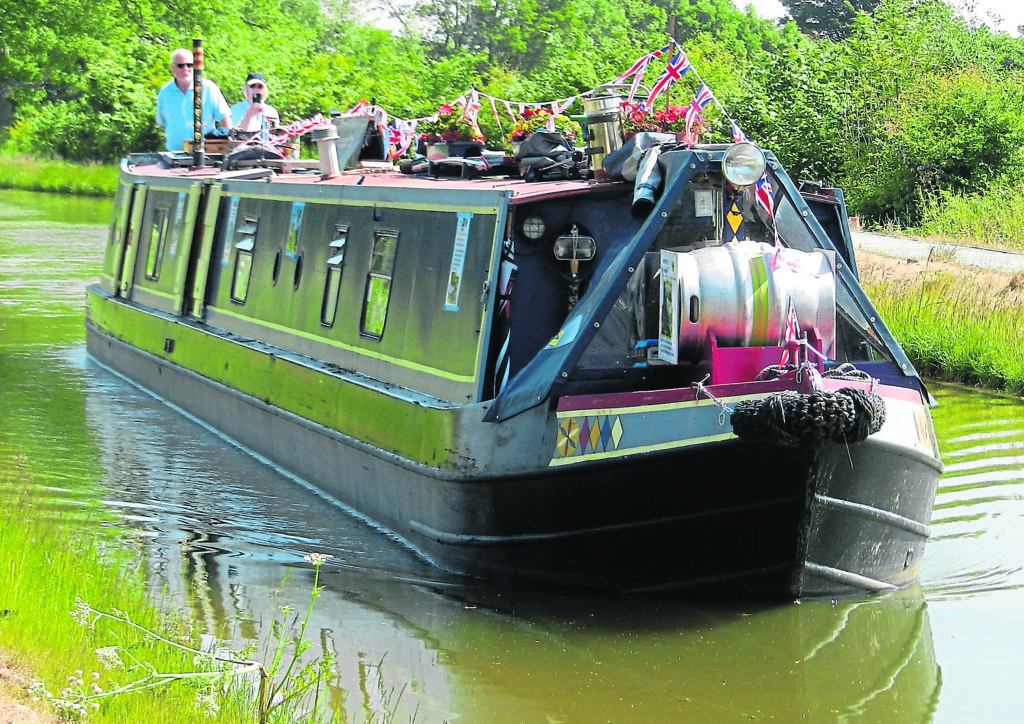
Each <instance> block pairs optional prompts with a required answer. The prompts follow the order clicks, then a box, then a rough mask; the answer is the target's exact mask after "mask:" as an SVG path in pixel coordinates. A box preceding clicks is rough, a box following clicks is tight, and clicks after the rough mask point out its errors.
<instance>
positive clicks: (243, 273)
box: [231, 217, 259, 304]
mask: <svg viewBox="0 0 1024 724" xmlns="http://www.w3.org/2000/svg"><path fill="white" fill-rule="evenodd" d="M258 229H259V220H258V219H254V218H250V217H246V218H245V220H244V221H243V222H242V225H241V226H240V227H239V229H238V237H239V239H238V243H237V244H235V274H234V276H233V277H232V279H231V301H232V302H235V303H236V304H245V300H246V298H247V297H248V296H249V279H250V277H251V276H252V255H253V250H254V249H255V247H256V231H257V230H258Z"/></svg>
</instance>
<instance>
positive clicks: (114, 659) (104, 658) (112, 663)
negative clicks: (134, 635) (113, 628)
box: [96, 646, 124, 670]
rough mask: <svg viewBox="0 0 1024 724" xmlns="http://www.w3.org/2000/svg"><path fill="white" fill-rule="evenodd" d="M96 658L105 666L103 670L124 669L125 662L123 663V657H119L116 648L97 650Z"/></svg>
mask: <svg viewBox="0 0 1024 724" xmlns="http://www.w3.org/2000/svg"><path fill="white" fill-rule="evenodd" d="M96 658H97V659H99V662H100V663H101V664H102V665H103V668H105V669H107V670H109V669H123V668H124V662H123V661H121V657H120V656H118V655H117V647H116V646H104V647H103V648H100V649H96Z"/></svg>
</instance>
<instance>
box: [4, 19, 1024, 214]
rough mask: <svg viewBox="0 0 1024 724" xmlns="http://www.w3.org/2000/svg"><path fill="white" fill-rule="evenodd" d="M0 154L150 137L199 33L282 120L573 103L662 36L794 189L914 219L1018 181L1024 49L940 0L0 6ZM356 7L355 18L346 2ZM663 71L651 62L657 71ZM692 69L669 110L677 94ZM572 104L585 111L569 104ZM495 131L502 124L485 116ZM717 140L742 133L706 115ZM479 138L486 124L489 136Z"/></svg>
mask: <svg viewBox="0 0 1024 724" xmlns="http://www.w3.org/2000/svg"><path fill="white" fill-rule="evenodd" d="M2 2H3V6H4V7H3V12H0V144H2V146H3V150H4V151H5V152H6V153H8V154H10V153H28V154H33V155H37V156H48V157H59V158H66V159H72V160H98V161H107V162H109V161H113V160H115V159H117V158H119V157H120V156H122V155H123V154H125V153H126V152H129V151H138V150H148V149H152V148H155V147H158V144H159V141H160V134H159V129H157V128H156V126H155V125H154V121H153V119H154V107H155V96H156V91H157V90H158V89H159V88H160V86H161V85H162V84H164V83H165V82H167V81H168V80H170V74H169V71H168V59H169V54H170V52H171V51H172V50H173V49H174V48H176V47H189V46H190V45H191V40H192V38H193V34H194V33H195V32H196V30H195V29H196V28H198V29H200V32H201V34H202V37H203V46H204V49H205V53H206V61H207V71H206V73H207V77H208V78H211V79H212V80H214V81H215V82H217V83H218V84H219V85H220V87H221V89H222V90H223V91H224V93H225V96H226V97H227V99H228V101H229V102H234V101H236V100H239V99H240V98H241V97H242V96H241V85H242V81H243V79H244V78H245V75H246V74H247V73H248V72H249V71H251V70H259V71H261V72H263V73H264V74H266V76H267V77H268V79H269V80H270V86H271V98H270V101H271V103H273V105H274V106H276V107H277V108H278V109H279V111H280V112H281V115H282V118H283V119H285V122H287V121H289V120H296V119H300V118H306V117H309V116H311V115H313V114H315V113H317V112H325V111H328V110H330V109H332V108H340V109H344V108H348V107H350V106H352V105H354V104H355V103H356V102H358V101H359V100H360V99H366V100H367V101H371V102H372V101H373V100H376V101H377V102H378V103H379V104H381V105H382V106H384V107H385V108H386V109H387V110H388V111H389V112H390V113H392V114H393V115H395V116H397V117H400V118H419V117H423V116H428V115H431V114H432V113H434V112H435V111H436V109H437V107H438V106H439V105H440V104H441V103H444V102H452V101H454V100H455V99H456V98H457V97H458V96H459V95H461V94H462V93H464V92H465V91H467V90H469V89H470V88H477V89H478V90H480V91H482V92H483V93H485V94H488V95H489V96H492V97H494V98H499V99H508V100H512V101H525V102H528V101H541V100H553V99H558V98H566V97H571V96H574V95H576V94H578V93H581V92H583V91H587V90H590V89H592V88H594V87H596V86H599V85H601V84H602V83H606V82H608V81H610V80H611V79H614V78H615V77H616V76H617V75H618V74H619V73H621V72H622V71H623V70H624V69H626V68H627V67H629V65H630V64H631V63H632V62H633V61H634V60H635V59H636V58H638V57H640V56H641V55H643V54H644V53H646V52H649V51H650V50H653V49H655V48H658V47H660V46H662V45H664V44H665V42H666V40H667V38H668V32H667V31H668V29H669V28H670V27H671V28H672V29H673V33H674V37H675V38H676V40H677V41H678V42H679V43H680V44H682V46H683V47H684V48H685V49H686V52H687V54H688V56H689V57H690V59H691V61H692V63H693V67H694V68H695V69H696V70H697V71H698V72H699V74H700V78H701V79H702V80H704V81H705V82H706V83H707V84H708V85H709V86H710V87H711V88H712V90H713V91H714V93H715V95H716V97H717V98H718V100H719V101H720V102H721V103H722V106H723V107H724V108H725V109H726V110H727V112H728V114H729V116H731V117H732V118H733V119H735V120H736V121H737V122H738V123H739V125H740V126H741V127H742V128H743V129H744V130H745V131H746V132H747V134H748V135H749V136H750V137H751V138H753V139H754V140H756V141H758V142H760V143H761V144H762V145H764V146H765V147H768V148H771V149H772V150H774V151H775V152H776V153H777V154H778V155H779V157H780V158H781V159H782V160H783V162H784V163H785V164H786V165H787V166H788V167H789V169H790V171H791V172H792V173H793V174H794V175H796V176H799V177H803V178H813V179H815V180H821V181H824V182H826V183H830V184H835V185H842V186H843V187H845V188H846V189H847V197H848V199H849V202H850V204H851V207H852V208H853V210H854V211H855V212H857V213H860V214H862V215H866V216H869V217H874V218H878V219H888V220H894V221H899V222H901V223H908V222H910V223H916V222H917V221H918V220H919V219H920V217H921V215H922V212H923V210H924V209H926V208H928V205H929V203H933V202H934V199H936V198H943V197H944V196H943V195H948V194H950V193H953V194H960V195H965V194H966V195H971V194H983V193H984V191H985V190H986V189H987V188H989V187H990V185H992V184H997V185H998V186H999V187H1000V188H1002V189H1006V188H1016V187H1017V185H1018V184H1020V183H1024V177H1022V171H1021V170H1022V169H1024V163H1022V161H1024V159H1022V158H1021V153H1022V151H1021V149H1022V148H1024V113H1022V110H1024V92H1022V91H1021V90H1020V88H1021V75H1022V68H1024V41H1022V40H1021V39H1018V38H1012V37H1010V36H1007V35H1002V34H993V33H992V32H991V31H990V30H989V29H988V28H986V27H983V26H979V25H977V24H975V23H973V22H971V21H968V20H964V19H962V18H961V17H960V16H959V15H957V14H956V13H955V12H954V11H953V10H952V9H950V7H948V6H947V5H946V4H944V3H943V2H942V0H855V1H853V2H851V1H850V0H785V3H784V4H785V5H786V6H787V7H788V8H789V10H790V12H791V14H792V15H793V17H794V18H796V22H788V23H784V24H777V23H775V22H769V21H764V20H761V19H759V18H757V16H756V15H754V13H753V11H752V10H750V9H747V10H745V11H739V10H737V9H736V8H735V7H734V5H733V3H732V2H731V0H487V1H485V0H396V4H392V5H390V6H381V5H374V6H372V7H373V8H374V9H375V10H377V11H378V12H379V11H380V8H381V7H391V8H393V17H392V23H391V24H390V25H389V27H393V28H394V29H393V30H384V29H381V28H379V27H374V26H373V25H369V24H367V23H365V22H363V21H361V20H360V18H361V17H364V15H363V14H362V13H363V12H364V10H365V9H367V8H370V7H371V6H370V4H369V3H365V0H214V2H209V0H207V1H206V2H200V0H175V1H174V2H163V1H162V0H133V2H131V3H124V2H120V0H91V1H90V2H89V3H85V2H84V0H48V2H42V0H17V1H15V0H2ZM356 2H360V3H363V5H362V8H361V7H358V6H356V5H355V4H354V3H356ZM658 70H660V69H659V68H656V67H655V70H654V71H652V75H653V73H654V72H657V71H658ZM697 83H698V81H697V78H696V75H695V74H689V75H688V76H686V77H684V79H683V81H681V82H680V83H679V84H677V85H676V87H675V88H673V89H672V95H671V97H670V98H669V99H668V100H669V101H670V102H672V103H674V104H677V105H678V104H680V103H682V104H684V105H685V104H686V103H687V102H688V100H689V96H690V95H691V94H692V93H693V91H694V90H695V88H696V86H697ZM570 112H572V113H580V112H581V109H580V108H579V106H578V105H577V106H576V107H575V108H572V109H570ZM485 117H486V122H482V124H481V125H482V126H491V125H494V126H496V128H494V129H493V131H492V133H498V134H500V136H504V135H505V134H506V133H507V132H508V130H509V129H508V128H505V127H504V126H506V125H508V123H509V121H508V119H507V118H505V119H504V123H502V120H501V118H497V119H496V118H494V117H493V114H492V113H491V110H490V108H489V107H488V105H487V104H485V106H484V108H483V109H482V111H481V120H482V121H483V120H484V118H485ZM708 121H709V122H710V125H711V132H712V134H713V136H714V137H715V138H718V139H724V138H726V137H727V134H728V130H729V124H728V120H727V119H726V118H725V117H723V116H722V114H721V113H719V112H718V111H717V110H716V109H715V108H714V107H712V108H711V109H710V110H709V112H708ZM484 130H485V132H487V129H484Z"/></svg>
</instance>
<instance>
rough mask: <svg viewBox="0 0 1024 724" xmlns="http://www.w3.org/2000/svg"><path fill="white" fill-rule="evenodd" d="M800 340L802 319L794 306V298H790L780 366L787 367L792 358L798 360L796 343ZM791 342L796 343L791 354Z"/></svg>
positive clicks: (794, 360)
mask: <svg viewBox="0 0 1024 724" xmlns="http://www.w3.org/2000/svg"><path fill="white" fill-rule="evenodd" d="M799 340H800V320H799V319H797V316H796V307H794V306H793V300H792V299H790V300H789V316H788V317H787V318H786V334H785V339H783V344H784V345H785V346H784V347H783V348H782V356H781V357H780V358H779V366H780V367H785V366H786V365H788V364H789V363H790V360H791V359H792V360H793V362H796V356H795V352H796V347H795V345H796V343H797V342H798V341H799ZM790 344H793V345H794V349H793V353H792V356H791V352H790V349H789V347H790Z"/></svg>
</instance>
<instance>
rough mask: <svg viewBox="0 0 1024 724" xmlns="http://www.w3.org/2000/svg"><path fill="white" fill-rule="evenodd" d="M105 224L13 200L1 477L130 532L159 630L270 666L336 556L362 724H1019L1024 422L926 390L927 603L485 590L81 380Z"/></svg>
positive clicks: (133, 402) (325, 602) (326, 624)
mask: <svg viewBox="0 0 1024 724" xmlns="http://www.w3.org/2000/svg"><path fill="white" fill-rule="evenodd" d="M109 213H110V203H109V202H107V201H98V200H88V199H76V198H68V197H54V196H46V195H41V194H30V193H19V192H10V191H0V504H3V497H4V496H9V495H11V494H12V491H13V490H14V489H15V486H16V485H17V484H18V482H19V481H18V480H16V479H14V476H13V474H11V472H10V471H12V470H13V469H14V467H15V465H14V461H13V460H11V459H4V457H7V458H11V457H17V458H18V461H17V463H18V465H19V466H21V467H22V468H23V467H24V466H25V465H29V466H31V468H32V469H33V470H34V471H36V474H35V476H34V479H35V480H36V481H37V482H36V484H37V485H39V486H40V487H41V489H42V491H43V494H45V495H47V496H49V498H50V501H51V505H50V507H49V509H50V510H52V511H53V513H54V514H60V512H61V511H62V510H72V509H82V508H83V507H88V506H95V505H96V503H97V501H99V502H100V503H101V505H99V506H96V507H97V509H98V510H100V511H102V512H101V513H100V514H98V517H97V518H96V519H95V520H93V521H92V523H90V524H93V525H103V526H115V527H120V528H123V529H124V530H126V531H127V535H126V536H125V540H126V541H127V542H126V545H132V546H136V547H137V548H138V550H140V551H142V552H143V553H144V554H145V560H146V565H147V566H148V570H149V576H150V579H151V581H152V585H153V589H154V591H156V592H159V595H160V596H161V600H162V601H163V602H164V603H165V605H177V602H180V601H181V600H182V596H183V594H184V592H186V591H190V590H193V591H198V592H199V597H198V598H199V600H198V603H197V604H196V605H195V606H194V608H193V612H194V615H195V617H196V620H197V623H198V626H199V627H200V629H201V630H204V631H207V632H209V633H216V634H217V635H218V636H220V637H222V638H226V639H231V640H232V642H233V643H234V644H240V643H252V644H254V645H255V647H256V650H257V651H263V650H265V648H266V642H267V641H268V640H269V639H270V637H271V632H272V628H273V625H274V622H275V621H287V620H291V619H290V618H289V616H290V617H291V618H294V616H295V613H294V612H295V611H298V612H303V611H305V608H306V604H307V603H308V600H309V592H310V589H311V587H312V582H313V572H312V568H311V566H310V564H309V563H307V562H306V561H304V560H303V557H304V556H306V555H307V554H309V553H324V554H328V555H330V556H333V558H332V559H331V560H330V561H329V562H328V563H326V564H325V565H324V567H323V568H322V570H321V579H320V582H321V584H323V585H325V586H326V588H325V589H324V591H323V593H322V594H321V596H320V598H319V599H317V601H316V604H315V607H314V610H313V615H312V620H311V625H310V628H309V630H308V631H307V635H308V638H310V640H311V641H312V642H313V650H314V651H325V650H327V651H332V652H333V653H334V654H336V656H337V662H338V663H337V677H336V678H335V680H334V681H333V682H332V684H331V687H330V695H331V698H332V701H333V702H334V704H335V706H336V707H337V708H338V710H340V711H343V712H344V714H345V717H346V718H347V720H348V721H352V722H369V721H395V722H421V723H432V722H456V721H461V722H473V723H474V724H477V723H480V724H489V723H492V722H493V723H504V722H509V723H518V722H527V723H532V722H543V723H545V724H546V723H548V722H564V723H566V724H568V723H582V724H592V723H594V722H659V723H660V722H750V721H779V722H797V721H819V722H831V721H836V722H848V721H858V722H893V723H895V722H900V723H905V722H926V721H936V722H958V723H959V722H967V721H984V722H1003V721H1006V722H1009V721H1014V722H1016V721H1018V720H1019V710H1020V685H1021V682H1022V681H1024V656H1022V652H1024V627H1022V626H1021V620H1022V619H1021V612H1022V609H1024V593H1022V585H1024V500H1022V498H1024V401H1022V400H1021V399H1019V398H1016V399H1015V398H1007V397H1000V396H994V395H989V394H984V393H981V392H977V391H970V390H963V389H959V388H956V387H948V386H942V385H934V387H933V388H932V391H933V394H934V395H935V397H936V398H937V400H938V402H939V407H938V408H937V409H936V410H935V413H934V414H935V420H936V426H937V429H938V434H939V437H940V440H941V447H942V451H943V455H944V459H945V463H946V473H945V475H944V476H943V479H942V484H941V488H940V491H939V494H938V497H937V501H936V508H935V514H934V520H933V538H932V540H931V541H930V543H929V545H928V547H927V550H926V553H925V561H924V567H923V571H922V575H921V581H920V584H919V585H916V586H914V587H913V588H912V589H910V590H907V591H901V592H899V593H897V594H892V595H884V596H870V597H860V598H849V599H840V600H820V601H804V602H801V603H796V602H784V603H780V604H772V605H769V604H765V603H763V602H757V601H697V602H694V601H678V600H672V599H668V600H666V599H664V598H642V597H615V596H593V595H585V594H579V593H571V592H559V591H543V592H538V591H523V590H510V589H507V588H500V587H490V586H482V585H478V584H476V585H475V584H473V583H472V582H467V581H464V580H461V579H459V578H457V577H453V576H449V575H445V574H443V573H441V572H439V571H437V570H436V569H434V568H432V567H430V566H429V565H427V564H425V563H424V562H423V561H421V560H420V559H418V558H417V557H416V556H415V555H413V554H412V553H410V552H409V551H408V550H406V549H405V548H403V547H402V546H401V545H400V544H399V543H398V542H396V541H394V540H393V539H391V538H389V537H388V536H387V535H385V534H383V533H381V532H380V531H378V530H375V529H374V528H372V527H371V526H369V525H367V524H366V523H365V522H364V521H361V520H359V519H357V518H354V517H352V516H350V515H349V514H347V513H346V512H345V511H343V510H341V509H340V508H338V507H337V506H336V505H335V504H333V503H332V502H331V501H330V500H327V499H325V498H323V497H321V496H319V495H318V494H317V493H316V492H314V491H312V490H310V489H308V488H307V487H305V486H304V485H303V484H302V483H301V482H300V481H297V480H293V479H291V478H289V477H287V476H286V475H284V474H283V473H282V472H281V471H278V470H275V469H273V468H272V467H270V466H268V465H265V464H264V463H262V462H261V461H259V460H257V459H255V458H253V457H252V456H250V455H249V454H247V453H246V452H244V451H242V450H239V449H237V448H235V447H233V446H232V445H231V444H230V443H228V442H227V441H225V440H223V439H221V438H220V437H218V436H217V435H216V433H215V432H214V431H212V430H209V429H207V428H205V427H203V426H201V425H199V424H198V423H196V422H195V421H193V420H191V419H189V418H188V417H186V416H185V415H183V414H181V413H180V412H178V411H176V410H173V409H171V408H169V407H167V406H165V405H163V404H161V403H159V402H157V401H155V400H154V399H152V398H151V397H149V396H148V395H147V394H146V393H145V392H143V391H141V390H140V389H138V388H136V387H134V386H133V385H131V384H129V383H128V382H127V381H125V380H124V379H122V378H120V377H117V376H115V375H113V374H112V373H110V372H109V371H107V370H106V369H104V368H102V367H100V366H99V365H98V364H96V363H95V362H94V361H92V360H91V359H90V358H89V357H88V356H87V355H86V352H85V344H84V332H83V308H84V307H83V305H84V287H85V286H86V284H88V283H90V282H91V281H93V280H94V279H95V278H96V275H97V274H98V270H99V265H100V255H101V248H102V246H103V241H104V238H105V234H106V231H105V224H106V222H107V220H108V216H109ZM74 519H75V520H81V516H78V517H75V518H74ZM742 534H743V532H742V531H737V535H742ZM750 544H751V545H757V541H750ZM651 555H656V556H671V555H700V551H687V550H677V551H651ZM289 612H293V613H289Z"/></svg>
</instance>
